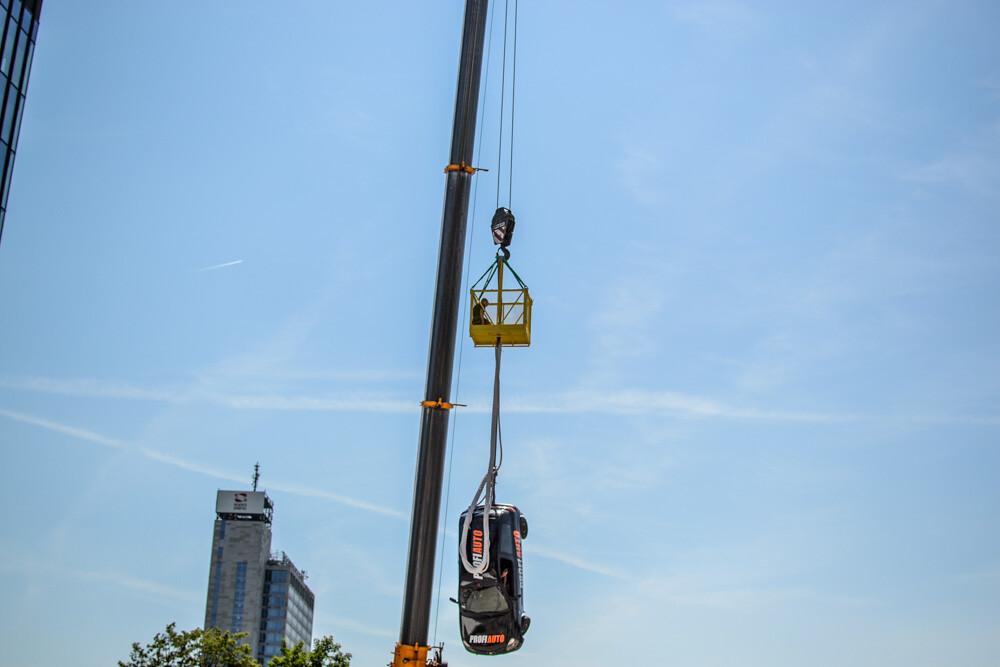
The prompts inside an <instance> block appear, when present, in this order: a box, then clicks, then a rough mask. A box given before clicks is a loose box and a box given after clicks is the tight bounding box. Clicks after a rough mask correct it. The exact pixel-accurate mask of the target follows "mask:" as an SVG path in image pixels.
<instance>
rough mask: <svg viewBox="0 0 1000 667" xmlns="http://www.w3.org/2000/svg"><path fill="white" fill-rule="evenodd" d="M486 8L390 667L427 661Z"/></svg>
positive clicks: (469, 24)
mask: <svg viewBox="0 0 1000 667" xmlns="http://www.w3.org/2000/svg"><path fill="white" fill-rule="evenodd" d="M488 4H489V2H488V0H466V3H465V20H464V25H463V28H462V50H461V58H460V61H459V69H458V90H457V93H456V96H455V119H454V123H453V126H452V136H451V154H450V162H449V164H448V166H447V167H445V174H446V181H445V198H444V212H443V213H442V219H441V245H440V250H439V252H438V269H437V279H436V286H435V292H434V313H433V317H432V321H431V339H430V349H429V352H428V357H427V383H426V387H425V390H424V400H423V402H422V405H423V408H422V412H421V416H420V438H419V445H418V450H417V469H416V475H415V479H414V486H413V509H412V514H411V517H410V547H409V555H408V558H407V565H406V588H405V591H404V594H403V616H402V621H401V623H400V630H399V641H398V642H397V644H396V650H395V652H394V655H393V662H392V667H402V666H403V665H409V667H414V666H415V665H421V666H422V665H424V664H425V663H426V659H427V652H428V649H429V647H428V645H427V631H428V626H429V624H430V611H431V601H432V594H433V584H434V562H435V557H436V553H435V551H436V546H437V533H438V518H439V514H440V512H441V486H442V479H443V477H444V463H445V449H446V446H447V435H448V416H449V414H448V413H449V410H450V409H451V407H452V404H451V378H452V368H453V364H454V359H455V337H456V334H457V325H458V313H459V305H460V303H461V298H462V294H461V287H462V284H461V282H462V252H463V250H464V248H465V229H466V223H467V221H468V216H469V195H470V193H471V190H472V177H473V175H474V174H475V172H476V169H475V168H474V167H472V166H471V164H472V159H473V149H474V148H475V134H476V112H477V107H478V103H479V81H480V74H481V72H482V62H483V45H484V43H485V39H486V18H487V16H486V14H487V7H488Z"/></svg>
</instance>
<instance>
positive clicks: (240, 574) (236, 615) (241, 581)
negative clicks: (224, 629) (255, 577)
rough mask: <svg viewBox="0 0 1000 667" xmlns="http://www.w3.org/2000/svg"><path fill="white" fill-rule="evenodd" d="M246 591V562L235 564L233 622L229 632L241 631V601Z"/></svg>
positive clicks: (244, 597)
mask: <svg viewBox="0 0 1000 667" xmlns="http://www.w3.org/2000/svg"><path fill="white" fill-rule="evenodd" d="M246 593H247V564H246V563H245V562H244V563H237V564H236V590H235V591H234V592H233V622H232V626H231V629H230V632H243V602H244V600H245V599H246Z"/></svg>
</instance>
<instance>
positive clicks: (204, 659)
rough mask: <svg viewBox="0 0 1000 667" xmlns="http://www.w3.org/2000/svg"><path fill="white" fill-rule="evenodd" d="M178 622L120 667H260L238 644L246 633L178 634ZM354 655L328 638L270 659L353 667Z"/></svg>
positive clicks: (282, 665) (277, 663)
mask: <svg viewBox="0 0 1000 667" xmlns="http://www.w3.org/2000/svg"><path fill="white" fill-rule="evenodd" d="M176 625H177V624H176V623H171V624H170V625H168V626H167V629H166V631H165V632H159V633H157V634H156V636H155V637H154V638H153V641H152V642H150V643H149V644H147V645H145V646H142V645H140V644H139V642H136V643H134V644H132V653H131V654H129V659H128V662H122V661H121V660H119V661H118V667H260V663H258V662H257V661H256V660H254V658H253V651H252V650H251V649H250V647H249V646H246V645H243V644H240V643H239V641H240V640H241V639H242V638H244V637H246V636H247V633H245V632H241V633H238V634H229V633H228V632H222V631H220V630H219V629H218V628H212V629H211V630H207V631H206V630H202V629H201V628H197V629H195V630H189V631H187V632H177V629H176ZM350 665H351V654H350V653H344V652H343V651H341V650H340V644H338V643H337V642H335V641H333V637H330V636H329V635H328V636H326V637H323V638H322V639H317V640H316V642H315V646H313V650H311V651H307V650H306V649H305V648H304V644H303V643H302V642H299V643H297V644H296V645H295V646H292V647H291V648H289V646H288V644H287V643H286V642H284V641H282V642H281V654H280V655H276V656H275V657H273V658H271V661H270V662H269V663H268V667H350Z"/></svg>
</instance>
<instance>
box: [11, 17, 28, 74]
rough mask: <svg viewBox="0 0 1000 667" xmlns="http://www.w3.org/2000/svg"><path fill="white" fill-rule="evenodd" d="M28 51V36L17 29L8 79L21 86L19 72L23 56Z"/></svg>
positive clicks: (21, 68) (22, 65)
mask: <svg viewBox="0 0 1000 667" xmlns="http://www.w3.org/2000/svg"><path fill="white" fill-rule="evenodd" d="M27 51H28V36H27V35H25V34H24V31H22V30H18V31H17V44H15V45H14V69H13V70H11V72H10V81H11V83H13V84H14V85H15V86H18V87H19V88H20V87H21V72H22V71H23V68H24V56H25V54H26V53H27Z"/></svg>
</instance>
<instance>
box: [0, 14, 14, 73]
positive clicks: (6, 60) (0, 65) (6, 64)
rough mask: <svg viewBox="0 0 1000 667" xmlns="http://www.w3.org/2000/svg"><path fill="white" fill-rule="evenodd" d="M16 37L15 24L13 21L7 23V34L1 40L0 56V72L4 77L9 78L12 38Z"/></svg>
mask: <svg viewBox="0 0 1000 667" xmlns="http://www.w3.org/2000/svg"><path fill="white" fill-rule="evenodd" d="M16 35H17V24H16V23H15V22H14V21H8V22H7V34H6V35H5V36H4V40H3V55H2V56H0V72H3V73H4V75H5V76H8V77H9V76H10V63H11V61H12V60H14V37H15V36H16Z"/></svg>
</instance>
